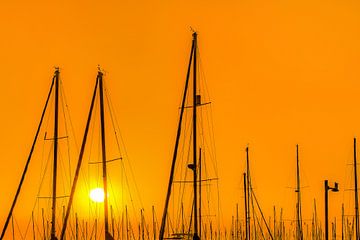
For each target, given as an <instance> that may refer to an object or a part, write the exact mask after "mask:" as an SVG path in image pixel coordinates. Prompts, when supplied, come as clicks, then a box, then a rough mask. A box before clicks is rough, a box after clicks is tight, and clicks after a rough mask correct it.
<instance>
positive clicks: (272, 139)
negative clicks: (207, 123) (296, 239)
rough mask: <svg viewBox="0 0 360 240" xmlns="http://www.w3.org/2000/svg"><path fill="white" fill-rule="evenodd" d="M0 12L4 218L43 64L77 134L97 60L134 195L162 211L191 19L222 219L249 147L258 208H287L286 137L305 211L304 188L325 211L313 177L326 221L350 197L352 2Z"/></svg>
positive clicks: (357, 72) (354, 63)
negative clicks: (326, 203) (209, 112)
mask: <svg viewBox="0 0 360 240" xmlns="http://www.w3.org/2000/svg"><path fill="white" fill-rule="evenodd" d="M0 9H1V17H0V18H1V21H0V29H1V36H2V37H1V39H0V54H1V59H0V71H1V73H2V74H1V94H0V109H1V111H2V114H1V116H2V117H1V120H0V121H1V124H0V132H1V136H2V138H1V140H0V143H1V147H0V156H1V158H2V160H1V163H2V165H1V166H2V167H1V168H0V183H2V184H0V186H1V189H2V193H1V197H0V205H1V206H2V207H1V208H0V222H1V223H2V222H3V221H4V220H5V216H6V214H7V212H8V209H9V207H10V202H11V200H12V198H13V195H14V193H15V189H16V187H17V184H18V181H19V179H20V176H21V172H22V169H23V166H24V164H25V161H26V158H27V155H28V152H29V149H30V146H31V143H32V139H33V136H34V134H35V131H36V127H37V124H38V121H39V118H40V114H41V110H42V108H43V104H44V102H45V98H46V94H47V91H48V88H49V86H50V81H51V78H52V75H53V71H54V66H59V67H60V69H61V78H62V81H63V85H64V88H65V92H66V96H67V99H68V103H69V108H70V112H71V114H72V119H73V123H74V126H75V129H77V132H76V135H77V138H78V139H80V138H81V137H82V134H83V129H84V126H85V121H86V115H87V111H88V106H89V104H90V98H91V94H92V89H93V85H94V82H95V77H96V72H97V65H98V64H100V65H101V67H102V68H103V69H104V70H105V72H106V81H107V86H108V89H109V91H110V94H111V97H112V101H113V103H114V106H115V108H116V113H117V115H118V120H119V124H120V129H121V131H122V137H123V138H124V141H125V144H126V148H127V152H128V154H129V156H130V158H131V160H132V161H133V164H132V166H133V168H134V172H135V175H136V176H137V183H138V184H139V186H141V187H140V192H141V193H142V199H143V201H144V204H145V205H146V206H151V205H155V207H156V208H157V209H159V210H158V212H159V213H160V212H161V210H160V209H162V208H163V203H164V198H165V191H166V187H167V181H168V175H169V169H170V164H171V157H172V151H173V145H174V141H175V134H176V127H177V121H178V107H179V103H180V99H181V94H182V91H183V85H184V80H185V74H186V67H187V61H188V55H189V51H190V47H191V31H190V27H192V28H194V29H196V30H197V31H198V33H199V48H200V55H201V59H202V67H203V69H202V70H203V71H204V72H205V74H206V80H207V84H208V87H209V91H210V93H211V99H212V104H213V105H212V108H213V120H214V131H215V138H216V152H217V161H218V166H219V177H220V188H221V190H220V191H221V194H222V195H223V196H224V197H223V199H222V200H221V201H222V203H223V206H224V207H223V213H224V217H225V218H226V219H231V215H232V214H234V211H235V204H236V203H237V202H239V203H242V201H243V194H242V189H241V187H242V173H243V171H244V167H245V147H246V146H247V144H249V147H250V154H251V156H250V158H251V164H252V166H251V168H252V177H253V182H254V185H255V191H256V192H257V194H258V198H259V200H260V202H261V204H262V206H263V210H264V211H265V213H266V214H271V213H272V206H273V205H275V206H277V207H283V208H284V212H285V215H286V216H287V218H289V219H292V218H294V216H295V215H294V213H295V210H294V206H295V203H294V200H295V193H294V191H293V190H292V189H290V188H289V187H294V186H295V166H296V165H295V159H296V158H295V157H296V155H295V145H296V144H299V145H300V161H301V170H302V179H303V186H305V188H304V189H303V206H304V212H303V216H304V218H305V219H310V218H311V213H312V201H313V199H314V198H316V199H317V202H318V209H319V214H320V216H322V215H323V212H322V211H323V210H322V209H323V204H322V202H323V181H324V179H329V180H330V181H331V182H333V181H338V182H339V183H340V189H341V190H342V191H341V192H340V193H337V194H331V201H332V202H331V204H332V212H331V213H330V214H332V215H331V217H334V216H335V214H338V215H337V218H338V219H340V215H339V213H340V206H341V203H342V202H345V203H351V201H350V200H349V199H350V195H349V192H348V191H344V190H345V189H350V188H352V185H351V179H352V177H351V174H352V170H351V166H349V164H350V163H351V162H352V141H353V137H356V136H360V107H359V106H360V98H359V97H358V96H359V92H360V81H359V80H360V68H359V67H358V65H359V62H360V61H359V60H360V44H359V42H360V41H359V40H360V28H359V26H360V15H359V11H360V4H359V3H357V2H356V1H337V0H332V1H321V0H317V1H281V0H280V1H258V0H254V1H247V0H245V1H202V0H201V1H187V0H186V1H51V2H49V1H31V2H29V1H2V2H1V3H0ZM154 186H156V187H154ZM230 196H231V197H230ZM349 201H350V202H349ZM225 206H226V207H225ZM347 208H348V210H347V211H348V213H349V214H350V213H351V209H352V206H351V205H348V206H347ZM1 226H2V225H1Z"/></svg>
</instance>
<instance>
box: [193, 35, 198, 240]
mask: <svg viewBox="0 0 360 240" xmlns="http://www.w3.org/2000/svg"><path fill="white" fill-rule="evenodd" d="M193 38H194V65H193V154H194V158H193V161H194V162H193V166H192V167H193V171H194V236H193V239H194V240H197V239H199V235H198V209H197V183H196V182H197V169H196V168H197V159H196V158H197V154H196V152H197V142H196V134H197V131H196V111H197V101H196V95H197V92H196V71H197V69H196V51H197V33H196V32H194V33H193Z"/></svg>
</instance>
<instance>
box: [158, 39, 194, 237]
mask: <svg viewBox="0 0 360 240" xmlns="http://www.w3.org/2000/svg"><path fill="white" fill-rule="evenodd" d="M195 47H196V38H195V37H194V34H193V40H192V46H191V51H190V60H189V65H188V69H187V74H186V81H185V88H184V95H183V98H182V103H181V109H180V117H179V123H178V128H177V134H176V140H175V147H174V152H173V158H172V164H171V170H170V177H169V184H168V189H167V193H166V199H165V206H164V211H163V215H162V218H161V226H160V233H159V240H163V239H164V234H165V224H166V217H167V212H168V207H169V201H170V196H171V189H172V184H173V180H174V173H175V165H176V160H177V152H178V148H179V142H180V135H181V126H182V120H183V116H184V110H185V103H186V96H187V90H188V86H189V79H190V70H191V64H192V59H193V55H194V52H195Z"/></svg>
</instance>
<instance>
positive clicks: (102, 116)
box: [98, 71, 110, 239]
mask: <svg viewBox="0 0 360 240" xmlns="http://www.w3.org/2000/svg"><path fill="white" fill-rule="evenodd" d="M98 75H99V91H100V122H101V151H102V170H103V171H102V175H103V185H104V193H105V194H104V218H105V219H104V225H105V239H107V237H108V235H110V232H109V212H108V211H109V200H108V188H107V173H106V142H105V139H106V138H105V110H104V87H103V78H102V77H103V73H102V72H100V71H99V73H98Z"/></svg>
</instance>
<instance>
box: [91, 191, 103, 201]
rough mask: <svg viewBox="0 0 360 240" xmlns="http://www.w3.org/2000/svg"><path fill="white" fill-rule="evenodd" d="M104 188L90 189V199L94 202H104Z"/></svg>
mask: <svg viewBox="0 0 360 240" xmlns="http://www.w3.org/2000/svg"><path fill="white" fill-rule="evenodd" d="M104 198H105V194H104V189H102V188H94V189H92V190H91V191H90V199H91V200H92V201H94V202H104Z"/></svg>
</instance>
